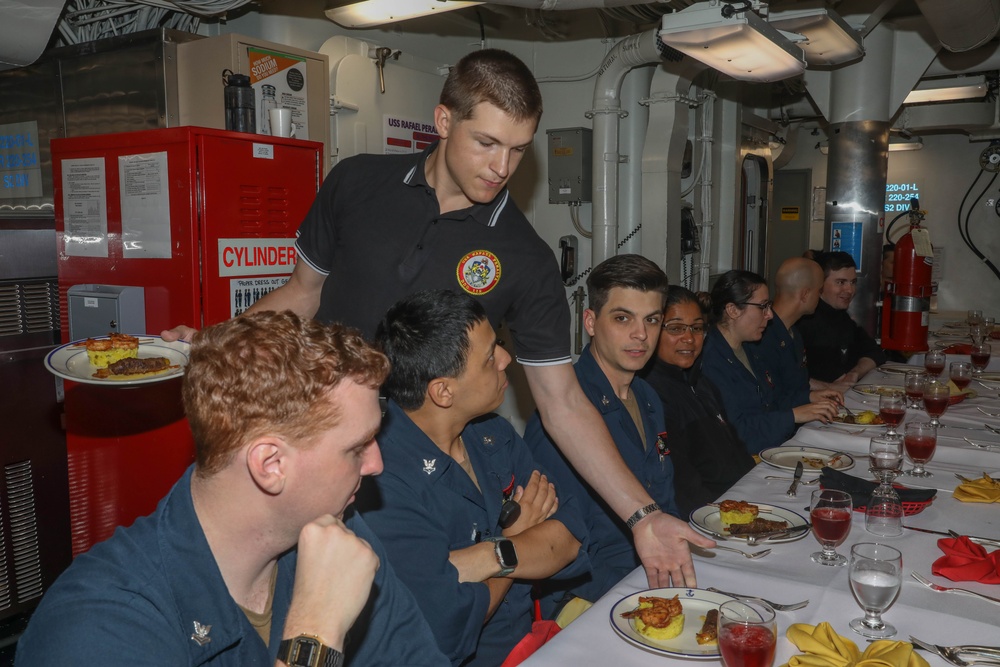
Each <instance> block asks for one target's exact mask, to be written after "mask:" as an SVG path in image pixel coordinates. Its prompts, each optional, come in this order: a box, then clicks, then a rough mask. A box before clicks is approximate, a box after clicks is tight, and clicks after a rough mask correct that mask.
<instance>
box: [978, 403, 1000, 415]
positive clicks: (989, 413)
mask: <svg viewBox="0 0 1000 667" xmlns="http://www.w3.org/2000/svg"><path fill="white" fill-rule="evenodd" d="M976 410H979V411H980V412H982V413H983V414H984V415H987V416H989V417H1000V412H990V411H989V410H983V409H982V408H981V407H979V406H978V405H977V406H976Z"/></svg>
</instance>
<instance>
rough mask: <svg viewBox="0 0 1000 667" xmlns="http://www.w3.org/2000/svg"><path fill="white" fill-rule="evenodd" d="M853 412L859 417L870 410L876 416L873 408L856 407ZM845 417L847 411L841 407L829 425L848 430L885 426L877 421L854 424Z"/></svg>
mask: <svg viewBox="0 0 1000 667" xmlns="http://www.w3.org/2000/svg"><path fill="white" fill-rule="evenodd" d="M853 412H854V416H855V417H860V416H861V415H862V414H863V413H866V412H870V413H871V414H873V415H876V416H878V413H877V412H876V411H875V410H858V409H855V410H854V411H853ZM846 418H847V411H846V410H844V409H841V410H840V412H838V413H837V418H836V419H834V420H833V421H831V422H830V425H831V426H834V425H835V426H836V427H837V428H844V429H847V430H850V431H864V430H865V429H869V428H885V427H886V424H885V423H884V422H883V423H879V424H874V423H872V424H856V423H854V422H845V421H844V419H846ZM802 465H805V463H804V462H803V464H802Z"/></svg>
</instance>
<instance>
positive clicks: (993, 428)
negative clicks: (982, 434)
mask: <svg viewBox="0 0 1000 667" xmlns="http://www.w3.org/2000/svg"><path fill="white" fill-rule="evenodd" d="M983 426H985V427H986V428H987V429H989V430H990V431H992V432H993V433H996V434H997V435H1000V429H998V428H997V427H995V426H990V425H989V424H983Z"/></svg>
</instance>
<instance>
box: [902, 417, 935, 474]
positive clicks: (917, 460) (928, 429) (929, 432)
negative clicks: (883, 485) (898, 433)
mask: <svg viewBox="0 0 1000 667" xmlns="http://www.w3.org/2000/svg"><path fill="white" fill-rule="evenodd" d="M904 433H905V435H904V437H903V446H904V447H905V448H906V456H907V457H909V459H910V461H911V462H912V463H913V468H912V469H911V470H907V471H906V472H905V473H903V474H904V475H910V476H912V477H932V476H933V473H931V472H928V471H926V470H924V465H925V464H926V463H928V462H929V461H930V460H931V459H932V458H934V450H935V449H937V426H936V425H935V424H934V423H933V422H927V423H923V422H910V423H909V424H907V425H906V428H905V429H904Z"/></svg>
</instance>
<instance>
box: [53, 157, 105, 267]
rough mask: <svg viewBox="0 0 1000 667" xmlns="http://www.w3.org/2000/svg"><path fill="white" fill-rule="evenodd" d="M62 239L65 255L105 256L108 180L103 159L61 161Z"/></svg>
mask: <svg viewBox="0 0 1000 667" xmlns="http://www.w3.org/2000/svg"><path fill="white" fill-rule="evenodd" d="M62 190H63V196H62V200H63V242H64V250H63V251H64V252H65V253H66V255H72V256H75V257H107V256H108V205H107V201H108V181H107V175H106V174H105V173H104V158H102V157H94V158H77V159H72V160H70V159H67V160H63V161H62Z"/></svg>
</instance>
